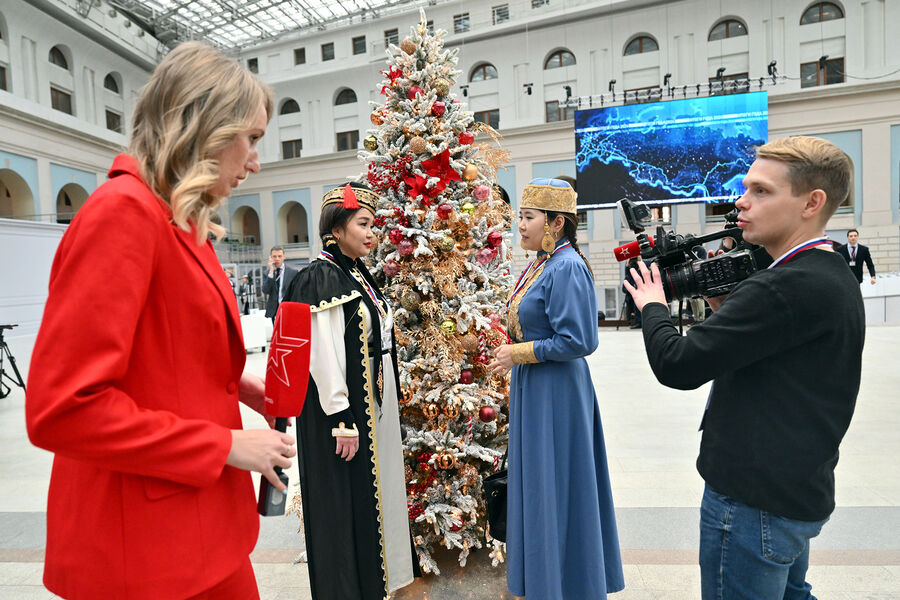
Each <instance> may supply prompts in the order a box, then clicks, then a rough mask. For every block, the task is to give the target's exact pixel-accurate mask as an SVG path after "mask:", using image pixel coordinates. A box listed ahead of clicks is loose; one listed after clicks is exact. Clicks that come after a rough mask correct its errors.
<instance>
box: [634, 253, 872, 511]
mask: <svg viewBox="0 0 900 600" xmlns="http://www.w3.org/2000/svg"><path fill="white" fill-rule="evenodd" d="M643 318H644V343H645V345H646V347H647V357H648V358H649V360H650V366H651V367H652V369H653V373H654V374H655V375H656V377H657V379H659V381H660V383H662V384H663V385H666V386H669V387H673V388H678V389H693V388H696V387H699V386H700V385H702V384H703V383H705V382H707V381H709V380H711V379H713V380H714V382H713V388H712V393H711V396H710V404H709V408H708V410H707V413H706V415H705V417H704V427H703V439H702V441H701V444H700V456H699V458H698V459H697V470H698V471H699V472H700V475H701V476H702V477H703V479H704V480H705V481H706V482H707V483H708V484H709V485H710V486H711V487H712V488H713V489H715V490H716V491H717V492H719V493H722V494H725V495H727V496H730V497H732V498H734V499H735V500H738V501H739V502H742V503H744V504H747V505H749V506H753V507H756V508H760V509H762V510H765V511H768V512H772V513H774V514H776V515H778V516H782V517H787V518H791V519H799V520H804V521H818V520H821V519H824V518H826V517H827V516H828V515H830V514H831V512H832V511H833V510H834V467H835V465H836V464H837V461H838V446H839V444H840V442H841V439H842V438H843V436H844V433H845V432H846V431H847V427H848V426H849V425H850V418H851V417H852V415H853V408H854V406H855V404H856V394H857V392H858V391H859V380H860V368H861V362H862V349H863V340H864V335H865V315H864V312H863V301H862V295H861V294H860V291H859V284H858V283H857V282H856V280H855V279H854V277H853V275H852V274H851V273H850V270H849V269H848V268H847V264H846V262H845V261H844V259H843V258H841V257H840V256H839V255H838V254H836V253H832V252H824V251H821V250H808V251H805V252H801V253H800V254H798V255H797V256H796V257H795V258H794V259H793V260H791V261H789V262H787V263H784V264H782V265H781V266H779V267H777V268H774V269H767V270H765V271H761V272H759V273H756V274H754V275H753V276H752V277H750V278H749V279H746V280H745V281H743V282H741V283H740V284H739V285H738V286H737V287H736V288H735V289H734V290H732V292H731V294H730V295H729V296H728V298H727V299H726V300H725V302H724V303H723V304H722V306H721V308H720V309H719V310H718V311H717V312H715V313H714V314H713V315H712V316H711V317H710V318H708V319H707V320H706V321H704V322H703V323H701V324H699V325H695V326H694V327H692V328H691V329H690V330H689V331H688V333H687V335H686V336H684V337H682V336H681V335H679V333H678V331H677V330H676V329H675V326H674V325H672V322H671V320H670V318H669V311H668V307H666V306H664V305H662V304H659V303H652V304H648V305H646V306H645V307H644V312H643Z"/></svg>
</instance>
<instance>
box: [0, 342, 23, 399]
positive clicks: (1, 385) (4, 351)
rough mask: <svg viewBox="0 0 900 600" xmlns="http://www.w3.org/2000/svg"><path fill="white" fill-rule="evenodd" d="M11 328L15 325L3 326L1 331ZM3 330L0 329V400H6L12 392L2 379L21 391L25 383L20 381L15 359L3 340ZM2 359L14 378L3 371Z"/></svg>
mask: <svg viewBox="0 0 900 600" xmlns="http://www.w3.org/2000/svg"><path fill="white" fill-rule="evenodd" d="M13 327H15V325H12V326H4V327H3V329H12V328H13ZM3 329H0V398H6V397H7V396H9V394H10V393H11V392H12V387H10V385H9V384H8V383H6V382H5V381H4V379H7V380H9V382H10V383H12V384H13V385H17V386H19V387H20V388H22V389H23V390H24V389H25V381H24V380H23V379H22V374H21V373H19V368H18V367H17V366H16V358H15V357H14V356H13V355H12V352H11V351H10V349H9V345H8V344H7V343H6V340H4V339H3ZM4 358H5V359H6V360H8V361H9V365H10V366H11V367H12V371H13V374H14V375H15V377H13V376H12V375H10V374H9V373H7V372H6V371H5V370H4V369H3V360H4Z"/></svg>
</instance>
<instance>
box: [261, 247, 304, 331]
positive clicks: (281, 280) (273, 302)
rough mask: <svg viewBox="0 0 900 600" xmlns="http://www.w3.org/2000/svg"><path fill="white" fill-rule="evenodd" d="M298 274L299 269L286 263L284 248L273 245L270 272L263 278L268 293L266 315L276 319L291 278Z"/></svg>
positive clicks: (265, 292)
mask: <svg viewBox="0 0 900 600" xmlns="http://www.w3.org/2000/svg"><path fill="white" fill-rule="evenodd" d="M296 275H297V269H294V268H293V267H289V266H288V265H286V264H284V248H282V247H281V246H273V247H272V249H271V250H270V251H269V274H268V275H267V276H266V277H264V278H263V284H262V291H263V293H264V294H266V316H267V317H269V318H270V319H272V322H274V321H275V313H276V312H278V305H279V304H280V303H281V300H282V299H283V298H284V291H285V290H286V289H288V286H289V285H290V284H291V280H293V279H294V277H295V276H296Z"/></svg>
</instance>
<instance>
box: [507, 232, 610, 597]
mask: <svg viewBox="0 0 900 600" xmlns="http://www.w3.org/2000/svg"><path fill="white" fill-rule="evenodd" d="M563 242H565V238H564V239H563V240H562V241H561V242H560V244H558V245H557V246H558V247H559V250H558V251H557V252H555V253H554V254H553V255H552V256H551V257H550V259H549V260H548V261H546V262H545V263H544V265H543V271H542V272H541V273H540V274H538V275H537V277H536V278H532V281H533V282H532V284H531V285H530V287H528V288H527V289H524V288H523V290H522V291H521V292H520V294H519V296H520V298H516V299H514V301H513V303H512V304H511V306H510V317H511V319H510V333H511V335H515V336H516V337H518V339H514V341H515V342H529V341H534V355H535V358H537V360H539V361H540V362H538V363H534V364H523V365H516V366H515V367H513V370H512V380H511V383H510V405H509V417H510V425H509V467H508V468H509V480H508V481H509V483H508V496H507V498H508V499H507V502H508V511H507V512H508V514H507V544H506V549H507V570H506V573H507V574H506V578H507V585H508V587H509V591H510V592H511V593H512V594H515V595H516V596H527V600H595V599H597V598H601V599H602V598H606V594H608V593H613V592H617V591H619V590H622V589H624V587H625V578H624V575H623V573H622V560H621V556H620V553H619V537H618V532H617V530H616V519H615V513H614V510H613V501H612V492H611V490H610V485H609V472H608V468H607V462H606V449H605V444H604V441H603V428H602V425H601V423H600V409H599V407H598V405H597V396H596V394H595V393H594V385H593V383H592V381H591V374H590V372H589V370H588V365H587V362H586V361H585V360H584V357H585V356H588V355H589V354H591V353H592V352H593V351H594V350H595V349H596V348H597V344H598V335H597V299H596V296H595V294H594V285H593V278H592V277H591V274H590V272H589V271H588V269H587V266H586V265H585V263H584V261H583V260H582V259H581V257H580V256H579V255H578V254H577V253H576V252H575V250H574V249H572V247H571V246H566V247H560V246H562V245H563ZM516 300H518V307H516ZM516 308H517V311H516ZM516 312H517V315H518V324H516V322H515V316H516V314H515V313H516Z"/></svg>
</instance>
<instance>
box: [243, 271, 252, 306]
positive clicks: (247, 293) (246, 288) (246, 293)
mask: <svg viewBox="0 0 900 600" xmlns="http://www.w3.org/2000/svg"><path fill="white" fill-rule="evenodd" d="M240 298H241V314H242V315H249V314H250V301H251V300H252V299H253V286H252V285H250V278H249V277H247V276H246V275H242V276H241V287H240Z"/></svg>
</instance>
